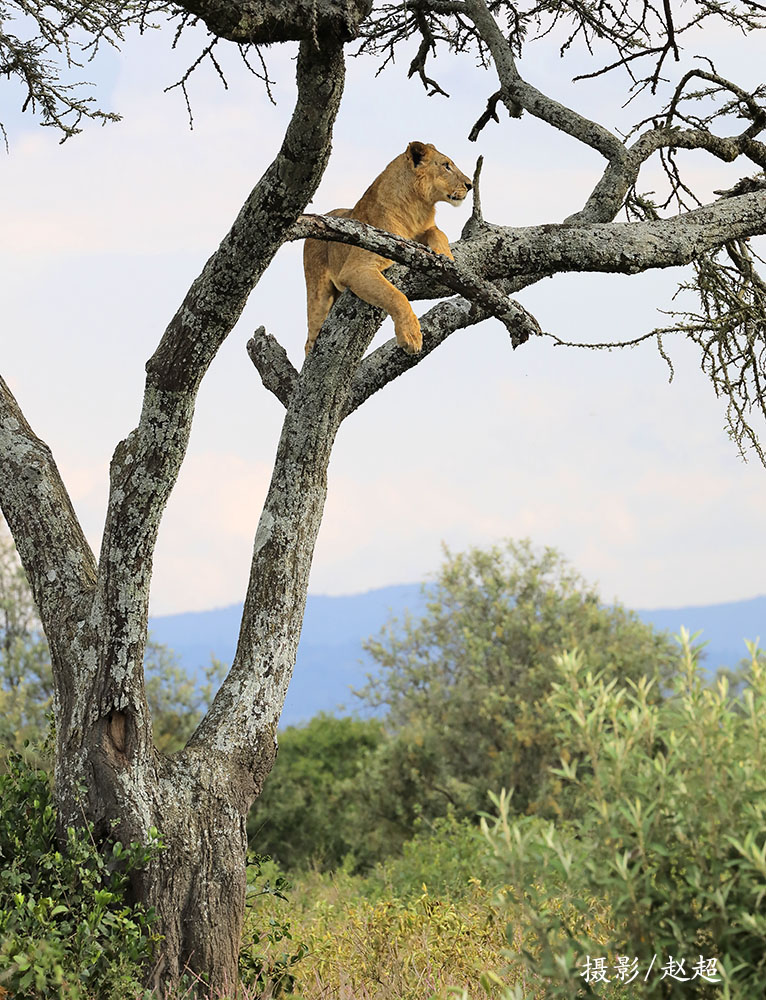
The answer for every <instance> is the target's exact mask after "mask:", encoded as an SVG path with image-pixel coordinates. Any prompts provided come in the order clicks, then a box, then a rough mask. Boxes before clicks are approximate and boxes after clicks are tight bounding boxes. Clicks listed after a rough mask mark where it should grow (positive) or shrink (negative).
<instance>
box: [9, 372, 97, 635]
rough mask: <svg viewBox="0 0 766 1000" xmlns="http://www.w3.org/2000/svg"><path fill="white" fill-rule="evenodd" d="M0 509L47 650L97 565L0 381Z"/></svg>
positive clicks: (44, 452) (44, 454)
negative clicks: (15, 548)
mask: <svg viewBox="0 0 766 1000" xmlns="http://www.w3.org/2000/svg"><path fill="white" fill-rule="evenodd" d="M0 507H2V511H3V514H4V516H5V519H6V521H7V522H8V527H9V528H10V530H11V534H12V535H13V537H14V539H15V541H16V545H17V548H18V550H19V554H20V555H21V560H22V562H23V564H24V569H25V570H26V573H27V576H28V578H29V582H30V585H31V587H32V592H33V594H34V597H35V603H36V604H37V608H38V611H39V612H40V618H41V620H42V623H43V626H44V627H45V631H46V634H47V635H48V639H49V641H50V643H51V646H52V647H54V649H55V647H56V646H57V639H58V635H59V633H60V632H62V631H68V629H66V628H65V623H67V622H70V623H71V621H72V614H73V610H74V608H75V607H77V608H79V609H80V610H81V611H83V608H84V600H85V599H86V598H88V597H89V596H91V595H92V592H93V588H94V585H95V581H96V562H95V559H94V558H93V553H92V552H91V549H90V546H89V545H88V543H87V541H86V540H85V536H84V535H83V532H82V528H81V527H80V523H79V521H78V520H77V515H76V514H75V512H74V508H73V507H72V503H71V501H70V499H69V494H68V493H67V491H66V488H65V487H64V484H63V482H62V481H61V476H60V475H59V471H58V469H57V468H56V463H55V462H54V460H53V455H52V454H51V451H50V448H49V447H48V445H47V444H45V442H44V441H41V440H40V438H38V437H37V436H36V435H35V434H34V432H33V431H32V428H31V427H30V426H29V424H28V423H27V421H26V420H25V418H24V415H23V414H22V412H21V408H20V407H19V405H18V403H17V402H16V400H15V399H14V397H13V395H12V393H11V391H10V389H9V388H8V386H7V384H6V383H5V382H4V381H3V379H2V378H0Z"/></svg>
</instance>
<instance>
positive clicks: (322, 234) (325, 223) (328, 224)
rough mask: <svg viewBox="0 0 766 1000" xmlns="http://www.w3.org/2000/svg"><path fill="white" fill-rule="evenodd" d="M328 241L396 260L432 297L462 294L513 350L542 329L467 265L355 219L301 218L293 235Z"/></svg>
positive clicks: (303, 216)
mask: <svg viewBox="0 0 766 1000" xmlns="http://www.w3.org/2000/svg"><path fill="white" fill-rule="evenodd" d="M308 237H310V238H312V239H328V240H333V241H337V242H342V243H349V244H351V245H352V246H361V247H363V248H364V249H365V250H371V251H373V252H375V253H379V254H382V255H383V256H385V257H388V258H391V259H392V260H397V261H399V262H400V263H401V264H406V265H407V266H408V267H410V268H413V269H414V270H415V271H417V273H418V274H419V275H420V276H421V277H422V279H423V280H424V281H428V282H429V285H430V288H431V293H432V297H433V296H435V295H440V294H443V293H442V291H441V289H442V288H443V287H444V286H446V287H447V288H450V289H452V290H453V291H456V292H459V293H461V294H462V295H464V296H465V297H466V298H467V299H469V300H470V301H471V302H473V303H474V304H475V305H476V306H477V307H479V308H481V309H483V310H484V311H485V312H487V314H489V315H492V316H495V317H496V318H497V319H499V320H500V322H501V323H503V325H504V326H505V327H506V329H507V330H508V332H509V333H510V335H511V342H512V344H513V346H514V347H518V345H519V344H523V343H524V342H525V341H526V340H528V339H529V336H530V334H537V333H539V332H540V328H539V326H538V325H537V322H536V321H535V320H534V318H533V317H532V316H530V314H529V313H527V312H526V310H524V309H522V307H521V306H520V305H519V304H518V303H516V302H512V301H511V300H509V299H508V298H507V297H506V296H504V295H503V294H502V293H501V292H500V291H498V289H497V288H495V287H494V285H492V284H490V283H489V282H487V281H484V280H483V279H482V278H480V277H478V276H477V274H476V273H474V272H472V271H471V270H470V269H469V268H468V267H467V266H465V264H464V263H462V262H459V261H453V260H450V259H449V257H446V256H445V255H444V254H439V253H436V252H435V251H433V250H431V249H430V247H427V246H424V245H423V244H422V243H417V242H415V241H414V240H407V239H404V238H403V237H401V236H393V235H392V234H391V233H386V232H384V231H383V230H382V229H376V228H375V227H374V226H369V225H367V224H366V223H363V222H357V221H356V220H355V219H343V218H338V217H336V216H321V215H302V216H301V217H300V219H299V220H298V222H297V223H296V225H295V226H294V228H293V231H292V233H291V239H306V238H308Z"/></svg>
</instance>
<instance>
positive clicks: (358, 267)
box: [303, 142, 471, 354]
mask: <svg viewBox="0 0 766 1000" xmlns="http://www.w3.org/2000/svg"><path fill="white" fill-rule="evenodd" d="M470 190H471V182H470V180H469V179H468V178H467V177H466V175H465V174H464V173H462V172H461V171H460V170H458V168H457V167H456V166H455V164H454V163H453V162H452V160H450V159H449V157H447V156H445V155H444V154H443V153H440V152H439V151H438V150H437V149H435V148H434V147H433V146H432V145H431V143H423V142H411V143H410V144H409V146H408V147H407V149H406V151H405V152H404V153H401V154H400V155H399V156H397V157H396V159H395V160H392V161H391V163H389V165H388V166H387V167H386V169H385V170H384V171H383V173H382V174H381V175H380V176H379V177H377V178H376V179H375V180H374V181H373V182H372V184H371V185H370V187H369V188H368V189H367V190H366V191H365V193H364V194H363V195H362V197H361V198H360V200H359V201H358V202H357V203H356V205H355V206H354V207H353V208H350V209H349V208H336V209H335V210H334V211H332V212H328V213H327V214H328V215H338V216H343V217H345V218H347V219H358V220H359V221H360V222H367V223H369V224H370V225H372V226H377V227H378V229H384V230H385V231H386V232H387V233H393V234H394V235H395V236H405V237H407V238H408V239H411V240H417V241H418V242H419V243H423V244H425V245H426V246H429V247H431V249H432V250H435V251H436V252H437V253H442V254H445V255H446V256H447V257H450V258H451V257H452V253H451V251H450V248H449V242H448V240H447V237H446V236H445V235H444V233H443V232H442V231H441V230H440V229H438V228H437V227H436V215H435V205H436V203H437V202H439V201H447V202H449V203H450V204H451V205H459V204H460V203H461V202H462V201H463V199H464V198H465V196H466V194H467V193H468V192H469V191H470ZM392 263H393V261H390V260H388V259H387V258H385V257H381V256H379V255H378V254H374V253H370V252H369V251H367V250H360V249H359V248H358V247H351V246H347V245H346V244H344V243H330V242H326V241H324V240H306V243H305V246H304V250H303V269H304V273H305V276H306V299H307V306H308V328H309V334H308V340H307V341H306V354H308V352H309V351H310V350H311V348H312V346H313V345H314V342H315V340H316V339H317V336H318V335H319V331H320V329H321V327H322V324H323V323H324V321H325V319H327V314H328V313H329V311H330V309H331V308H332V305H333V303H334V302H335V300H336V299H337V297H338V296H339V295H340V293H341V292H342V291H344V290H345V289H346V288H350V289H351V291H352V292H353V293H354V294H355V295H357V296H358V297H359V298H360V299H364V301H365V302H370V303H371V304H372V305H374V306H380V308H381V309H385V310H386V312H387V313H389V315H390V316H391V317H392V318H393V320H394V328H395V330H396V340H397V342H398V344H399V346H400V347H402V348H403V349H404V350H405V351H407V353H408V354H417V352H418V351H419V350H420V349H421V347H422V344H423V337H422V335H421V332H420V323H418V318H417V316H416V315H415V313H414V312H413V311H412V307H411V306H410V304H409V302H408V301H407V297H406V296H405V295H404V294H403V293H402V292H400V291H399V289H398V288H394V286H393V285H392V284H391V282H390V281H388V280H387V279H386V278H384V277H383V274H382V273H381V272H383V271H385V269H386V268H387V267H390V266H391V264H392Z"/></svg>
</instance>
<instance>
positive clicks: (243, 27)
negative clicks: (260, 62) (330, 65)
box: [176, 0, 372, 47]
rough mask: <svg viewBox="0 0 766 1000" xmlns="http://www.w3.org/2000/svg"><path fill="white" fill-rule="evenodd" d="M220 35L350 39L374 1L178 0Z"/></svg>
mask: <svg viewBox="0 0 766 1000" xmlns="http://www.w3.org/2000/svg"><path fill="white" fill-rule="evenodd" d="M176 6H178V7H180V8H181V9H182V10H185V11H187V12H188V13H189V14H192V15H194V17H198V18H200V19H201V20H202V21H204V22H205V24H206V25H207V28H208V30H209V31H210V32H212V34H214V35H216V36H217V37H218V38H226V39H228V40H229V41H232V42H240V43H245V44H247V43H250V42H254V43H256V44H258V43H261V44H271V43H273V42H287V41H291V40H297V41H313V42H314V44H315V45H316V46H317V47H318V46H319V41H318V39H319V38H322V39H323V40H325V39H327V38H334V39H335V40H337V41H345V42H347V41H350V40H351V39H353V38H356V36H357V35H358V33H359V25H360V23H361V22H362V20H363V19H364V18H365V17H366V16H367V15H368V14H369V13H370V10H371V9H372V2H371V0H353V2H352V0H318V2H317V0H238V2H237V3H232V2H231V0H176Z"/></svg>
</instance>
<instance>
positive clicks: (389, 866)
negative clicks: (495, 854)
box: [365, 813, 496, 902]
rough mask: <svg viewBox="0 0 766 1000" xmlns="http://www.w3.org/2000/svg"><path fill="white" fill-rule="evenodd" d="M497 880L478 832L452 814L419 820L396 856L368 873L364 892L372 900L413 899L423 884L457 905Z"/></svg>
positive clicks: (467, 821) (476, 828)
mask: <svg viewBox="0 0 766 1000" xmlns="http://www.w3.org/2000/svg"><path fill="white" fill-rule="evenodd" d="M495 877H496V872H495V870H494V866H493V865H492V864H491V859H490V858H489V856H488V853H487V849H486V843H485V841H484V838H483V837H482V835H481V831H480V830H479V829H478V827H477V826H476V824H475V823H474V822H473V821H472V820H469V819H461V820H458V819H456V818H455V816H454V814H451V813H450V814H448V815H447V816H443V817H437V818H436V819H435V820H433V821H432V822H431V823H425V822H424V821H420V822H419V823H418V824H417V828H416V831H415V835H414V836H413V837H412V839H411V840H408V841H406V842H405V843H404V844H403V846H402V850H401V853H400V854H398V855H395V856H393V857H388V858H385V859H384V860H383V861H381V862H379V863H378V864H377V865H375V867H374V868H372V869H371V870H370V871H369V872H368V873H367V874H366V879H365V892H366V893H367V894H368V895H369V896H370V898H372V899H384V898H390V897H396V898H397V899H403V900H411V899H412V898H417V897H418V896H419V895H420V894H421V892H422V889H423V885H427V886H428V888H429V890H430V891H432V892H435V893H437V894H438V895H439V896H440V897H441V896H446V897H447V898H449V899H450V900H452V901H453V902H459V901H460V900H462V899H463V898H464V897H465V896H468V895H470V894H471V893H472V892H473V887H474V886H476V885H477V884H482V885H484V884H487V883H488V882H491V881H492V880H493V879H494V878H495Z"/></svg>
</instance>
